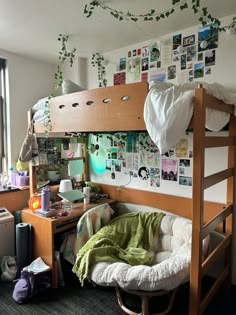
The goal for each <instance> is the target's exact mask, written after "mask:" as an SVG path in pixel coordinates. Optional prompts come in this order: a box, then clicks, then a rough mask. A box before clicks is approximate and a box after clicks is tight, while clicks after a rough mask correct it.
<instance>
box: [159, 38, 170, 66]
mask: <svg viewBox="0 0 236 315" xmlns="http://www.w3.org/2000/svg"><path fill="white" fill-rule="evenodd" d="M171 63H172V45H171V44H166V45H162V46H161V66H162V67H165V66H168V65H169V64H171Z"/></svg>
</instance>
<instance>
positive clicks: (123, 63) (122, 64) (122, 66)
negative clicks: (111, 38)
mask: <svg viewBox="0 0 236 315" xmlns="http://www.w3.org/2000/svg"><path fill="white" fill-rule="evenodd" d="M122 70H126V58H125V57H123V58H120V71H122Z"/></svg>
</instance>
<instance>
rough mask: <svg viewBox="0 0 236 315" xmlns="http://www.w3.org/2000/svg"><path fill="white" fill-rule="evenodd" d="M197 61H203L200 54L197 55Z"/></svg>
mask: <svg viewBox="0 0 236 315" xmlns="http://www.w3.org/2000/svg"><path fill="white" fill-rule="evenodd" d="M197 60H198V61H203V53H202V52H200V53H198V55H197Z"/></svg>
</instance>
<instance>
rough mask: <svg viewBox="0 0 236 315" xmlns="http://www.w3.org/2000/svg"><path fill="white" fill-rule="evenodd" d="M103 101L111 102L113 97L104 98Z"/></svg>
mask: <svg viewBox="0 0 236 315" xmlns="http://www.w3.org/2000/svg"><path fill="white" fill-rule="evenodd" d="M103 103H105V104H108V103H111V98H104V100H103Z"/></svg>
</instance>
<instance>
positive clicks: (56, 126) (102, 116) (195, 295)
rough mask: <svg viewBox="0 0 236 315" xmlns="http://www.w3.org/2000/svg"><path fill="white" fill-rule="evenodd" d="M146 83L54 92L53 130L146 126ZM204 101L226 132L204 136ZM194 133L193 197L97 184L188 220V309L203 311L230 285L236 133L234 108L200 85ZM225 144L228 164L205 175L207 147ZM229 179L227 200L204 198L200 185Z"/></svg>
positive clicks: (194, 314) (120, 197) (40, 129)
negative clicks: (207, 243)
mask: <svg viewBox="0 0 236 315" xmlns="http://www.w3.org/2000/svg"><path fill="white" fill-rule="evenodd" d="M147 93H148V83H145V82H143V83H132V84H126V85H118V86H114V87H106V88H100V89H94V90H89V91H82V92H78V93H72V94H69V95H64V96H58V97H55V98H54V99H52V100H51V102H50V108H51V121H52V132H53V133H61V132H106V131H132V130H133V131H134V130H137V131H142V130H146V127H145V123H144V120H143V108H144V102H145V99H146V96H147ZM206 106H208V107H211V108H214V109H217V110H220V111H224V112H228V113H230V124H229V135H228V136H224V137H219V136H217V137H212V136H211V137H208V136H206V134H205V119H206V117H205V115H206V114H205V112H206ZM191 126H192V127H193V129H194V133H193V157H194V158H193V187H192V199H189V198H185V197H180V196H174V195H168V194H160V193H155V192H149V191H144V190H142V191H140V190H137V189H129V188H123V189H119V190H117V187H116V186H111V185H105V184H100V183H98V184H99V186H100V187H102V190H103V192H104V193H107V194H109V197H110V198H112V199H115V200H117V201H123V202H132V203H135V204H142V205H147V206H152V207H157V208H159V209H163V210H166V211H169V212H172V213H175V214H178V215H181V216H183V217H187V218H190V219H192V226H193V228H192V257H193V258H194V259H192V262H191V268H190V297H189V299H190V303H189V314H190V315H200V314H203V312H204V310H205V309H206V307H207V305H208V304H209V302H210V301H211V299H212V297H213V296H214V295H215V293H216V292H217V290H218V289H219V287H220V285H221V284H222V283H223V282H224V283H225V284H226V286H225V287H227V288H228V289H229V288H230V285H231V280H232V279H231V274H232V231H233V223H234V222H233V221H234V220H233V213H235V212H236V210H235V187H236V186H235V158H236V155H235V137H236V119H235V117H234V108H233V106H231V105H227V104H224V103H223V102H222V101H219V100H217V99H216V98H214V97H213V96H210V95H207V93H206V91H205V90H204V89H203V88H202V87H201V86H200V87H199V88H197V89H196V90H195V97H194V115H193V118H192V121H191ZM44 129H45V127H44V126H43V124H41V123H35V124H34V131H35V133H44ZM222 146H227V147H228V167H227V169H225V170H223V171H220V172H218V173H216V174H212V175H210V176H207V177H204V167H205V165H204V164H205V162H204V161H205V149H206V148H212V147H222ZM225 179H227V201H226V203H224V202H222V203H216V202H209V201H204V190H205V189H207V188H209V187H211V186H213V185H215V184H217V183H219V182H221V181H223V180H225ZM31 185H32V183H31ZM215 229H217V230H218V231H221V233H222V234H224V236H225V237H224V238H223V241H222V242H221V243H220V244H219V245H218V247H217V248H215V249H214V251H213V252H211V253H210V255H209V256H208V257H207V259H206V260H205V261H204V262H202V240H203V239H204V238H205V237H206V236H207V235H208V234H209V233H211V232H212V231H214V230H215ZM222 255H224V256H225V260H224V270H223V271H222V273H221V274H220V276H219V277H218V279H217V280H215V282H214V284H213V285H212V287H211V288H210V291H209V292H208V293H207V295H206V296H205V297H203V298H202V296H201V286H202V278H203V276H204V275H205V274H206V273H207V271H208V270H209V269H210V267H211V266H212V264H213V263H214V262H215V261H216V259H217V258H219V257H220V256H222Z"/></svg>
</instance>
